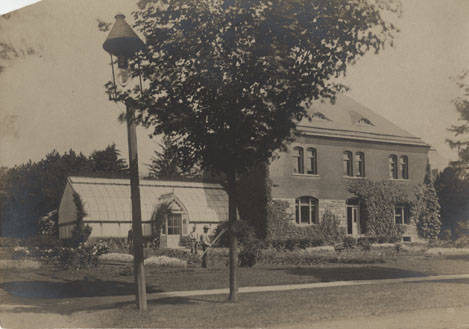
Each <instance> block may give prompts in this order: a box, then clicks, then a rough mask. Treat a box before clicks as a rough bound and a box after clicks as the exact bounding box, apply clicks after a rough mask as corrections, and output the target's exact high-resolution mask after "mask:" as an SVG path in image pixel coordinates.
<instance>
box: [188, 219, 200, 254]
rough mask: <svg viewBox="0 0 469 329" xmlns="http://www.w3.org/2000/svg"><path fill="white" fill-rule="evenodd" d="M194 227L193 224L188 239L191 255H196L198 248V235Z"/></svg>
mask: <svg viewBox="0 0 469 329" xmlns="http://www.w3.org/2000/svg"><path fill="white" fill-rule="evenodd" d="M195 229H196V227H195V224H194V226H193V227H192V232H190V233H189V239H190V242H191V254H193V255H197V253H198V250H197V249H198V247H199V235H198V234H197V232H196V231H195Z"/></svg>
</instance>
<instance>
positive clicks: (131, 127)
mask: <svg viewBox="0 0 469 329" xmlns="http://www.w3.org/2000/svg"><path fill="white" fill-rule="evenodd" d="M115 18H116V22H115V23H114V26H113V27H112V29H111V32H109V35H108V37H107V39H106V41H104V43H103V48H104V50H106V51H107V52H108V53H109V54H110V55H111V65H112V78H113V82H114V88H116V79H115V75H114V63H113V61H114V59H113V56H116V57H117V67H118V74H117V76H118V78H119V83H120V85H121V86H123V87H125V85H126V84H127V81H128V78H129V71H128V60H129V58H131V57H132V56H133V55H134V54H135V53H136V52H137V51H138V50H141V49H143V47H144V43H143V41H142V40H140V38H139V37H138V36H137V35H136V34H135V32H134V31H133V30H132V28H131V27H130V26H129V24H127V22H126V21H125V16H124V15H122V14H118V15H116V17H115ZM134 111H135V109H134V108H133V107H132V106H131V105H130V104H129V103H126V117H127V139H128V144H129V169H130V198H131V199H132V232H133V249H134V276H135V285H136V289H137V305H138V308H139V310H140V311H145V310H146V309H147V296H146V288H145V272H144V267H143V237H142V213H141V209H140V188H139V178H138V155H137V134H136V128H137V127H136V123H135V112H134Z"/></svg>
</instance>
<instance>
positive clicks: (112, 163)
mask: <svg viewBox="0 0 469 329" xmlns="http://www.w3.org/2000/svg"><path fill="white" fill-rule="evenodd" d="M89 159H90V160H91V165H92V168H93V171H94V172H96V173H98V174H99V173H102V174H104V175H105V174H109V173H111V174H114V177H127V176H128V168H127V164H126V162H125V160H124V159H122V158H121V157H120V151H119V150H118V149H117V147H116V144H111V145H108V146H107V147H106V148H105V149H104V150H102V151H94V152H93V153H91V155H90V157H89Z"/></svg>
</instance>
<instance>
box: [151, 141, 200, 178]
mask: <svg viewBox="0 0 469 329" xmlns="http://www.w3.org/2000/svg"><path fill="white" fill-rule="evenodd" d="M159 146H160V149H161V151H155V155H154V156H153V157H152V159H151V163H150V164H149V165H148V169H149V174H148V177H149V178H156V179H178V178H194V177H198V176H199V175H198V173H197V170H196V169H195V168H194V167H193V166H192V165H191V164H189V165H187V164H186V163H185V162H184V156H183V154H181V152H180V151H179V150H178V147H177V144H176V143H174V140H173V139H172V138H171V137H169V136H164V137H163V140H162V143H160V144H159Z"/></svg>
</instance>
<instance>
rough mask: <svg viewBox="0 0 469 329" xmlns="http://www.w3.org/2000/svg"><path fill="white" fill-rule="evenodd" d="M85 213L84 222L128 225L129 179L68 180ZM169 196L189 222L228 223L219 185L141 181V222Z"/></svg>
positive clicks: (224, 197)
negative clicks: (182, 205) (172, 195)
mask: <svg viewBox="0 0 469 329" xmlns="http://www.w3.org/2000/svg"><path fill="white" fill-rule="evenodd" d="M68 184H70V186H71V188H72V189H73V191H74V192H76V193H78V194H79V195H80V197H81V200H82V202H83V206H84V208H85V211H86V213H87V216H86V217H85V218H84V220H85V221H86V220H93V221H130V220H131V219H132V206H131V201H130V180H129V179H108V178H90V177H69V178H68ZM167 193H171V194H174V195H175V196H177V198H178V199H179V200H180V201H181V202H182V203H183V204H184V207H185V208H186V209H187V211H188V217H189V221H190V222H220V221H225V220H227V219H228V195H227V193H226V192H225V190H224V189H223V188H222V186H221V185H219V184H209V183H199V182H177V181H161V180H158V181H156V180H141V181H140V200H141V208H142V221H149V220H150V219H151V216H152V214H153V212H154V210H155V207H156V206H157V205H158V204H159V203H160V202H161V201H160V197H161V196H162V195H164V194H167Z"/></svg>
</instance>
